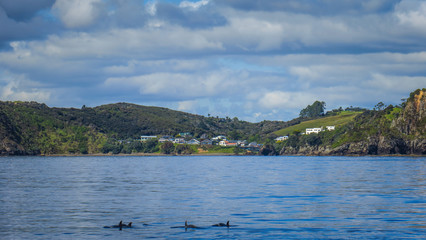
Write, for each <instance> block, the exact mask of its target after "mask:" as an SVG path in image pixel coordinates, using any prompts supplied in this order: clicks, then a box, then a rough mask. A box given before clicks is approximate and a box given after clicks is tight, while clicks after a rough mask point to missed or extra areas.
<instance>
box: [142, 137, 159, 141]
mask: <svg viewBox="0 0 426 240" xmlns="http://www.w3.org/2000/svg"><path fill="white" fill-rule="evenodd" d="M156 138H157V136H141V141H142V142H146V141H148V140H151V139H156Z"/></svg>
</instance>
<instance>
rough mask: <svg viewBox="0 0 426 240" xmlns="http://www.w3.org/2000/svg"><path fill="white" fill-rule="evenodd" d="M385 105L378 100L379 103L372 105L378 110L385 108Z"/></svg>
mask: <svg viewBox="0 0 426 240" xmlns="http://www.w3.org/2000/svg"><path fill="white" fill-rule="evenodd" d="M385 107H386V106H385V104H384V103H383V102H379V103H377V104H376V106H374V110H377V111H380V110H383V109H385Z"/></svg>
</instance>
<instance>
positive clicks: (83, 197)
mask: <svg viewBox="0 0 426 240" xmlns="http://www.w3.org/2000/svg"><path fill="white" fill-rule="evenodd" d="M425 160H426V159H425V158H402V157H394V158H389V157H376V158H370V157H362V158H356V157H350V158H347V157H196V156H192V157H5V158H0V238H1V239H37V238H39V239H46V238H47V239H51V238H61V239H63V238H65V239H68V238H69V239H75V238H84V239H92V238H93V239H100V238H101V239H105V238H110V239H117V238H151V237H152V238H170V239H176V238H204V239H223V238H231V239H241V238H251V239H256V238H257V239H276V238H296V239H310V238H311V239H317V238H406V237H409V238H421V237H423V236H425V235H426V220H425V219H426V161H425ZM120 220H123V221H124V222H126V223H127V222H133V225H134V227H133V228H130V229H128V228H126V229H123V231H118V230H117V229H113V228H111V229H108V228H103V226H106V225H108V226H110V225H116V224H118V222H119V221H120ZM185 220H187V221H188V223H189V224H194V225H197V226H200V227H201V228H200V229H186V231H185V228H172V227H173V226H183V225H184V223H185ZM228 220H229V221H230V223H231V225H235V226H231V227H230V228H227V227H212V224H215V223H219V222H226V221H228Z"/></svg>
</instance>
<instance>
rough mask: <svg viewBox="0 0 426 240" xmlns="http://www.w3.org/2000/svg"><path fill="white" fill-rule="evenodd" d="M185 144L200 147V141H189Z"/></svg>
mask: <svg viewBox="0 0 426 240" xmlns="http://www.w3.org/2000/svg"><path fill="white" fill-rule="evenodd" d="M186 143H187V144H191V145H200V141H198V140H197V139H191V140H189V141H187V142H186Z"/></svg>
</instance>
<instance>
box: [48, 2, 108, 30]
mask: <svg viewBox="0 0 426 240" xmlns="http://www.w3.org/2000/svg"><path fill="white" fill-rule="evenodd" d="M98 3H101V0H57V1H56V2H55V4H54V5H53V10H55V11H57V13H58V14H59V17H60V19H61V20H62V22H63V23H64V24H65V26H67V27H69V28H76V27H85V26H87V25H90V24H91V23H92V22H93V21H94V20H95V19H96V18H97V16H98V15H99V12H98V11H99V10H98V9H97V4H98Z"/></svg>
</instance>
